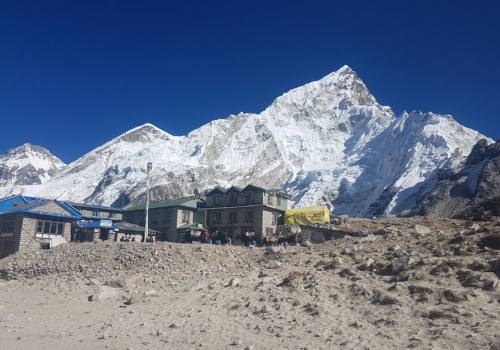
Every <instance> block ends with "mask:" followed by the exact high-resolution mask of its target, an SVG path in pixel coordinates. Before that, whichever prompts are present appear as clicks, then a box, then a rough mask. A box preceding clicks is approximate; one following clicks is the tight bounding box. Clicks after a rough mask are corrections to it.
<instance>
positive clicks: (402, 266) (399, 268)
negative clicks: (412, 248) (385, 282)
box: [391, 256, 410, 274]
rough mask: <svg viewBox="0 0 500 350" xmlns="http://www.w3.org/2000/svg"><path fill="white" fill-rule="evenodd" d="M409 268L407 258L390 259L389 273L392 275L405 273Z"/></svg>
mask: <svg viewBox="0 0 500 350" xmlns="http://www.w3.org/2000/svg"><path fill="white" fill-rule="evenodd" d="M409 268H410V263H409V259H408V257H407V256H401V257H397V258H394V259H392V261H391V271H392V273H394V274H398V273H400V272H403V271H407V270H408V269H409Z"/></svg>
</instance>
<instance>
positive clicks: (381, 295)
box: [372, 289, 400, 305]
mask: <svg viewBox="0 0 500 350" xmlns="http://www.w3.org/2000/svg"><path fill="white" fill-rule="evenodd" d="M372 303H373V304H380V305H395V304H400V302H399V300H398V299H397V298H396V297H393V296H392V295H389V294H387V293H386V292H383V291H381V290H378V289H374V290H373V297H372Z"/></svg>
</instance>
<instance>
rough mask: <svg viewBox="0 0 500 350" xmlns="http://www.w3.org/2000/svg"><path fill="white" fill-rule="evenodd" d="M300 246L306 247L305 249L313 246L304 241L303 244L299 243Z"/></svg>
mask: <svg viewBox="0 0 500 350" xmlns="http://www.w3.org/2000/svg"><path fill="white" fill-rule="evenodd" d="M300 245H301V246H302V247H306V248H312V247H313V244H312V243H311V242H310V241H304V242H302V243H300Z"/></svg>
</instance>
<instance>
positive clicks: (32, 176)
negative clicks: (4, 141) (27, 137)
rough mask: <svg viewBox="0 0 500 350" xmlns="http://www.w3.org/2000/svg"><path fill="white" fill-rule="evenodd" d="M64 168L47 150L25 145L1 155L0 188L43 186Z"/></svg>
mask: <svg viewBox="0 0 500 350" xmlns="http://www.w3.org/2000/svg"><path fill="white" fill-rule="evenodd" d="M64 166H65V164H64V163H63V162H62V161H61V160H60V159H59V158H57V157H56V156H54V155H53V154H52V153H50V151H49V150H47V149H46V148H43V147H40V146H35V145H31V144H29V143H25V144H24V145H22V146H19V147H17V148H12V149H10V150H8V151H7V153H5V154H3V155H0V186H1V187H8V186H15V185H32V184H41V183H44V182H46V181H47V180H49V179H50V178H51V177H52V175H54V173H56V172H57V171H58V170H60V169H61V168H63V167H64Z"/></svg>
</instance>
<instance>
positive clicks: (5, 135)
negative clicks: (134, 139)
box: [0, 0, 500, 162]
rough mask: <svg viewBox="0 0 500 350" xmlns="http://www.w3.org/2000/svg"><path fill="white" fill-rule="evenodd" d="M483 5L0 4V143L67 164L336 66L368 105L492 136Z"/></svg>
mask: <svg viewBox="0 0 500 350" xmlns="http://www.w3.org/2000/svg"><path fill="white" fill-rule="evenodd" d="M499 12H500V5H498V4H497V2H494V1H491V2H486V1H474V2H467V4H465V2H464V4H461V2H460V1H447V2H445V1H350V2H346V1H342V2H335V1H314V0H311V1H270V0H268V1H189V0H187V1H179V2H175V3H174V2H168V1H105V0H101V1H76V0H74V1H59V2H57V1H50V0H48V1H31V2H30V1H23V0H18V1H9V2H7V1H4V2H1V3H0V118H1V121H2V124H1V129H0V152H1V153H3V152H5V151H6V150H7V149H8V148H10V147H15V146H18V145H20V144H22V143H24V142H31V143H35V144H39V145H42V146H45V147H47V148H49V149H50V150H51V151H52V152H53V153H54V154H56V155H57V156H59V157H60V158H62V159H63V160H64V161H66V162H69V161H72V160H75V159H76V158H77V157H79V156H81V155H83V154H84V153H85V152H88V151H90V150H91V149H93V148H95V147H96V146H99V145H101V144H102V143H104V142H106V141H108V140H110V139H111V138H113V137H115V136H117V135H119V134H120V133H122V132H124V131H126V130H128V129H130V128H132V127H134V126H137V125H139V124H143V123H146V122H150V123H153V124H155V125H157V126H159V127H160V128H162V129H164V130H165V131H167V132H169V133H171V134H175V135H180V134H185V133H187V132H189V131H190V130H192V129H194V128H197V127H199V126H201V125H203V124H204V123H206V122H208V121H210V120H212V119H215V118H222V117H225V116H227V115H229V114H235V113H239V112H241V111H245V112H260V111H261V110H263V109H264V108H265V107H266V106H267V105H269V104H270V103H271V102H272V101H273V99H274V98H276V97H277V96H279V95H281V94H282V93H283V92H285V91H286V90H289V89H291V88H294V87H296V86H300V85H302V84H304V83H307V82H309V81H313V80H317V79H319V78H321V77H322V76H324V75H326V74H328V73H330V72H332V71H334V70H336V69H338V68H339V67H341V66H342V65H344V64H348V65H349V66H351V67H352V68H353V69H354V70H355V71H357V72H358V74H359V75H360V77H361V78H362V79H363V80H364V82H365V83H366V84H367V86H368V87H369V89H370V90H371V92H372V93H373V94H374V95H375V96H376V98H377V99H378V101H379V102H380V103H382V104H384V105H389V106H391V107H392V108H393V109H394V110H395V112H396V113H397V114H399V113H401V112H402V111H403V110H415V109H418V110H423V111H433V112H436V113H447V114H452V115H454V117H455V118H456V119H457V120H458V121H460V122H461V123H462V124H464V125H466V126H468V127H471V128H474V129H476V130H479V131H480V132H482V133H484V134H486V135H488V136H490V137H492V138H499V137H500V122H499V120H500V119H499V118H500V115H499V113H498V109H499V107H498V105H499V102H500V89H499V87H498V83H499V82H500V64H499V63H500V21H498V13H499Z"/></svg>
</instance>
